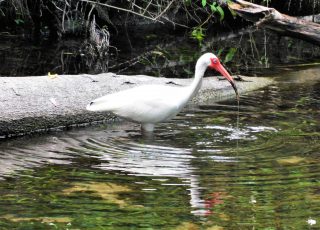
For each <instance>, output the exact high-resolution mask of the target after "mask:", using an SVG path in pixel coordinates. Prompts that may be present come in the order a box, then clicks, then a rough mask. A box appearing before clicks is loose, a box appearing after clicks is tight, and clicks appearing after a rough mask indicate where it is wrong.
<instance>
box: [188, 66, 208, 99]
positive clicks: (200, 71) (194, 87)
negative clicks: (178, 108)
mask: <svg viewBox="0 0 320 230" xmlns="http://www.w3.org/2000/svg"><path fill="white" fill-rule="evenodd" d="M206 69H207V67H206V66H203V65H201V64H200V63H197V64H196V70H195V73H194V79H193V81H192V83H191V85H190V86H188V91H189V98H188V99H189V100H190V99H192V98H193V97H194V96H195V95H196V94H197V92H198V91H199V89H200V87H201V83H202V78H203V75H204V72H205V71H206Z"/></svg>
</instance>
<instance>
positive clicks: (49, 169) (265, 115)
mask: <svg viewBox="0 0 320 230" xmlns="http://www.w3.org/2000/svg"><path fill="white" fill-rule="evenodd" d="M306 76H307V78H306ZM275 79H276V83H275V84H273V85H271V86H268V87H266V88H264V89H262V90H259V91H256V92H252V93H250V94H247V95H242V98H241V104H240V106H241V107H240V117H239V118H240V124H239V128H238V129H237V127H236V113H237V107H236V106H235V102H234V101H224V102H220V103H210V102H208V103H207V104H206V105H201V106H198V107H193V108H187V109H185V110H184V112H183V113H181V114H180V115H179V116H178V117H177V118H176V119H174V120H172V121H169V122H167V123H163V124H159V125H158V126H157V128H156V133H155V135H154V137H153V138H152V139H145V138H144V137H143V136H141V134H140V132H139V126H137V125H135V124H132V123H125V122H121V123H119V124H114V125H101V126H96V127H89V128H85V129H78V130H73V131H69V132H58V133H55V134H52V135H46V136H41V137H36V138H26V137H25V138H21V139H16V140H11V141H7V142H3V143H1V146H0V178H1V180H0V194H1V197H0V206H1V207H2V208H1V209H0V228H1V229H13V228H23V229H26V228H33V229H34V228H36V229H51V228H52V229H56V228H58V229H65V228H68V229H71V228H77V229H99V228H101V229H126V228H153V229H161V228H164V229H198V228H201V229H252V228H257V229H284V228H291V227H294V228H297V229H307V228H311V229H312V228H315V229H316V228H317V227H318V226H319V221H320V220H319V216H320V210H319V206H320V180H319V173H320V171H319V168H320V167H319V166H320V155H319V149H320V128H319V127H320V123H319V122H320V114H319V111H320V110H319V108H320V94H319V92H320V78H319V67H315V68H309V69H306V70H301V71H294V72H288V73H286V74H283V75H282V76H281V78H280V77H279V78H277V77H275ZM314 221H315V222H316V224H314ZM313 224H314V225H313Z"/></svg>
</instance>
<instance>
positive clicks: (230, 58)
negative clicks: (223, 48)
mask: <svg viewBox="0 0 320 230" xmlns="http://www.w3.org/2000/svg"><path fill="white" fill-rule="evenodd" d="M236 52H237V48H234V47H232V48H230V49H229V52H228V53H227V55H226V57H225V59H224V63H227V62H229V61H231V60H232V59H233V56H234V55H235V53H236Z"/></svg>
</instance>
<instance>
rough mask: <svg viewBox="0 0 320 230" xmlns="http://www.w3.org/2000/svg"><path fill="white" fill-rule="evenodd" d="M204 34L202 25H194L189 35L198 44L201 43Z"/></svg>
mask: <svg viewBox="0 0 320 230" xmlns="http://www.w3.org/2000/svg"><path fill="white" fill-rule="evenodd" d="M204 36H205V34H204V29H203V28H202V27H196V28H194V29H193V30H192V32H191V37H192V38H194V39H196V40H197V41H198V42H199V45H200V46H201V44H202V41H203V39H204Z"/></svg>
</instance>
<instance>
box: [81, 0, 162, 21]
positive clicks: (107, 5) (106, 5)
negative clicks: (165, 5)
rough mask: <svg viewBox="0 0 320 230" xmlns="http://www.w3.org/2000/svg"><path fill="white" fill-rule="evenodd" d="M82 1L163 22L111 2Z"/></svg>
mask: <svg viewBox="0 0 320 230" xmlns="http://www.w3.org/2000/svg"><path fill="white" fill-rule="evenodd" d="M80 1H82V2H88V3H91V4H98V5H101V6H105V7H109V8H113V9H116V10H121V11H125V12H128V13H131V14H135V15H138V16H140V17H143V18H147V19H149V20H152V21H157V22H160V23H162V24H163V22H162V21H159V20H157V19H156V18H151V17H148V16H145V15H143V14H139V13H137V12H135V11H132V10H128V9H125V8H121V7H117V6H113V5H109V4H106V3H100V2H94V1H90V0H80Z"/></svg>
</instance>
